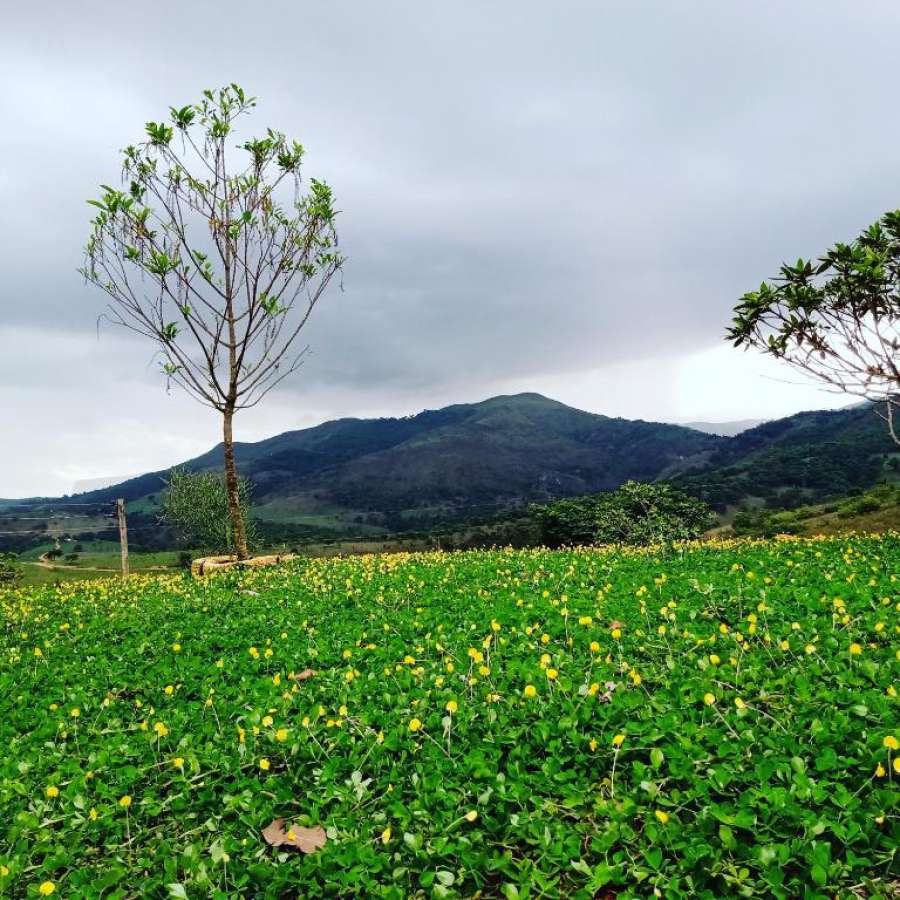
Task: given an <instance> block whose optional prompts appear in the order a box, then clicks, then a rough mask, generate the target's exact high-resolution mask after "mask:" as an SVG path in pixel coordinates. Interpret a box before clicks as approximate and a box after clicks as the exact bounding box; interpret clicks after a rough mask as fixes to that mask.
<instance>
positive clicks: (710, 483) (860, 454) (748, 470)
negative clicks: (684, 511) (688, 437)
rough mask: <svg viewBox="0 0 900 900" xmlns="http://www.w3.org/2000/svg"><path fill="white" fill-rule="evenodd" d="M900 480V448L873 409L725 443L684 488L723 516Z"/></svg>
mask: <svg viewBox="0 0 900 900" xmlns="http://www.w3.org/2000/svg"><path fill="white" fill-rule="evenodd" d="M898 475H900V447H897V445H896V444H894V442H893V441H892V440H891V438H890V435H889V434H888V431H887V426H886V425H885V422H884V420H883V419H882V418H881V417H880V416H879V415H878V411H877V410H876V409H875V408H874V407H873V406H871V405H868V404H867V405H862V406H855V407H852V408H850V409H842V410H820V411H817V412H803V413H798V414H797V415H794V416H789V417H788V418H785V419H778V420H775V421H772V422H766V423H765V424H763V425H759V426H758V427H756V428H752V429H750V430H749V431H745V432H743V433H742V434H739V435H737V436H736V437H733V438H730V439H728V440H727V441H726V442H723V443H722V444H721V445H720V446H719V447H718V448H717V449H716V451H715V452H714V453H712V454H711V455H710V457H709V460H708V465H707V466H706V467H704V468H702V469H699V470H697V471H694V472H689V473H685V474H683V475H681V476H680V477H678V478H676V481H677V482H678V483H679V484H680V485H681V486H682V487H684V488H686V489H687V490H689V491H690V492H691V493H693V494H695V495H696V496H699V497H701V498H702V499H704V500H706V501H707V502H708V503H710V504H711V505H712V506H713V507H714V508H716V509H718V510H720V511H722V510H724V509H725V508H726V507H728V506H731V505H735V504H739V503H746V502H748V501H751V502H752V501H756V502H760V501H761V502H764V503H766V504H767V505H770V506H773V507H779V508H780V507H792V506H800V505H802V504H806V503H811V502H818V501H822V500H825V499H829V498H833V497H840V496H844V495H847V494H852V493H855V492H860V491H863V490H865V489H867V488H870V487H872V486H873V485H875V484H877V483H878V482H879V481H883V480H886V481H891V480H894V479H896V478H897V477H898Z"/></svg>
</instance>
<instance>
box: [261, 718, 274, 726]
mask: <svg viewBox="0 0 900 900" xmlns="http://www.w3.org/2000/svg"><path fill="white" fill-rule="evenodd" d="M274 721H275V720H274V719H273V718H272V717H271V716H263V717H262V724H263V728H270V727H271V725H272V723H273V722H274Z"/></svg>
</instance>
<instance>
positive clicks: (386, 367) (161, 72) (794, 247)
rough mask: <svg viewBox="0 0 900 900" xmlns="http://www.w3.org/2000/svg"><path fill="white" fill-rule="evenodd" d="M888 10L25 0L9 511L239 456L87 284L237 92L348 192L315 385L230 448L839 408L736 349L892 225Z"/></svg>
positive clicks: (6, 169) (2, 46)
mask: <svg viewBox="0 0 900 900" xmlns="http://www.w3.org/2000/svg"><path fill="white" fill-rule="evenodd" d="M898 41H900V4H898V3H897V2H896V0H885V2H863V0H846V2H838V0H829V2H827V3H822V2H814V0H793V2H791V3H789V4H787V3H783V2H761V0H756V2H743V3H722V2H721V0H710V2H689V0H683V2H669V0H656V2H635V0H622V2H618V3H612V2H601V0H594V2H579V3H575V2H571V3H567V2H560V3H553V4H551V3H545V2H538V0H514V2H498V0H488V2H486V0H472V2H456V3H452V4H451V3H431V2H425V3H423V2H421V0H419V2H389V0H382V2H379V3H361V2H351V0H329V2H327V3H321V2H319V3H308V2H304V0H289V2H287V0H286V2H281V3H275V2H265V0H259V2H256V3H252V4H251V3H246V2H236V0H215V2H199V0H192V2H190V3H176V2H156V3H154V4H151V5H149V6H147V5H144V6H140V5H137V6H136V5H133V4H131V5H129V4H122V3H121V2H100V0H93V2H92V0H81V2H78V3H68V2H62V0H32V2H30V3H17V4H8V5H7V7H6V8H4V13H3V25H2V29H0V83H2V84H3V85H4V89H3V91H2V92H0V115H2V123H3V124H2V127H0V237H2V240H0V273H2V282H0V351H2V352H0V407H2V419H0V421H2V429H3V435H2V437H3V439H2V441H0V496H7V497H9V496H26V495H31V494H38V493H43V494H55V493H60V492H64V491H68V490H70V489H71V487H72V485H73V483H74V482H75V481H77V480H79V479H83V478H90V477H94V476H106V475H123V476H124V475H129V474H134V473H138V472H141V471H146V470H149V469H155V468H160V467H163V466H167V465H170V464H172V463H175V462H177V461H180V460H182V459H184V458H186V457H189V456H191V455H194V454H196V453H198V452H201V451H203V450H206V449H208V447H209V446H211V445H212V444H213V443H216V442H217V441H218V440H219V427H220V426H219V421H218V419H217V415H216V414H215V413H214V412H212V411H209V410H206V409H204V408H203V407H201V406H199V405H197V404H196V403H195V402H194V401H191V400H190V399H188V398H187V397H185V396H182V395H180V394H176V393H173V394H166V392H165V389H164V385H163V383H162V380H161V378H160V376H159V374H158V368H157V367H156V366H155V365H154V363H153V361H152V359H151V353H152V350H151V348H150V347H149V346H147V345H145V344H143V343H141V342H140V341H139V340H137V339H134V338H130V337H129V336H128V335H127V334H126V333H122V332H120V331H116V330H114V329H112V328H111V327H101V328H100V331H99V338H98V331H97V316H98V314H99V313H100V312H101V311H102V308H103V303H104V301H103V298H102V296H101V295H100V294H99V293H98V292H96V291H95V290H93V289H91V288H88V287H86V286H85V285H84V284H83V283H82V281H81V279H80V277H79V276H78V275H77V273H76V268H77V267H78V266H79V265H80V262H81V248H82V247H83V244H84V240H85V238H86V236H87V224H88V220H89V218H90V212H91V210H90V207H88V206H87V205H86V204H85V200H86V199H87V198H88V197H91V196H93V195H94V194H95V192H96V186H97V185H98V184H99V183H101V182H106V183H110V182H111V181H113V180H115V179H116V177H117V175H118V171H119V158H118V151H119V150H120V148H121V147H123V146H125V145H126V144H128V143H132V142H136V141H139V140H140V139H141V138H142V136H143V126H144V123H145V122H146V121H147V120H149V119H159V118H161V117H162V116H164V115H165V113H166V111H167V109H168V107H169V106H170V105H178V106H181V105H184V104H187V103H189V102H192V101H194V100H195V99H197V98H198V96H199V93H200V91H201V90H202V89H203V88H206V87H216V86H219V85H221V84H224V83H227V82H230V81H237V82H239V83H240V84H242V85H243V86H244V87H245V88H246V89H247V90H248V91H249V92H250V93H252V94H254V95H256V96H257V97H258V98H259V105H258V108H257V110H256V112H255V113H254V123H255V124H254V128H253V130H254V131H255V132H258V131H261V130H262V129H263V128H264V127H265V126H266V125H269V124H271V125H273V126H274V127H277V128H279V129H280V130H282V131H285V132H287V133H288V134H289V135H290V136H293V137H296V138H298V139H299V140H301V141H302V142H303V143H304V145H305V146H306V147H307V149H308V156H307V160H306V173H307V174H309V175H314V176H317V177H319V178H324V179H325V180H327V181H328V182H329V183H330V184H331V185H332V186H333V188H334V190H335V193H336V196H337V199H338V206H339V208H340V209H341V210H342V213H341V216H340V235H341V243H342V246H343V250H344V252H345V254H346V255H347V257H348V263H347V265H346V268H345V271H344V290H343V292H341V291H340V290H337V289H335V290H333V291H331V293H330V294H329V295H328V297H327V298H326V300H324V301H323V303H322V305H321V306H320V307H319V308H318V310H317V311H316V314H315V318H314V320H313V321H312V322H311V324H310V327H309V330H308V334H307V337H308V340H309V342H310V344H311V345H312V349H313V355H312V356H311V357H310V359H309V361H308V363H307V365H306V366H305V367H304V368H303V369H302V370H301V371H300V372H299V373H298V374H297V375H295V376H294V377H293V378H292V380H291V381H290V382H289V383H286V384H285V385H284V386H283V387H282V388H280V389H279V390H278V392H277V393H275V394H272V395H271V396H270V398H269V400H268V401H267V402H266V403H264V404H263V405H262V406H261V407H260V408H258V409H256V410H253V411H251V412H248V413H245V414H242V415H241V416H240V417H239V418H238V420H237V422H236V434H237V437H238V438H240V439H246V440H255V439H258V438H261V437H264V436H267V435H270V434H275V433H278V432H280V431H285V430H287V429H291V428H298V427H304V426H306V425H311V424H315V423H317V422H320V421H323V420H325V419H329V418H333V417H335V416H339V415H359V416H372V415H384V414H406V413H411V412H416V411H419V410H421V409H423V408H434V407H437V406H441V405H444V404H446V403H449V402H461V401H473V400H479V399H483V398H485V397H488V396H491V395H493V394H497V393H508V392H514V391H519V390H537V391H541V392H542V393H546V394H548V395H550V396H553V397H556V398H557V399H560V400H563V401H565V402H568V403H572V404H573V405H577V406H579V407H581V408H584V409H589V410H592V411H596V412H601V413H606V414H610V415H621V416H626V417H632V418H637V417H642V418H647V419H660V420H668V421H676V420H689V419H707V420H709V419H713V420H723V419H736V418H747V417H774V416H780V415H785V414H789V413H792V412H796V411H798V410H800V409H809V408H816V407H825V406H838V405H844V404H846V403H847V402H848V401H847V399H846V398H842V397H835V396H834V395H830V394H824V393H821V392H819V391H818V390H816V389H815V388H813V387H812V386H810V385H803V384H800V383H798V379H797V378H796V376H793V375H792V374H791V373H790V372H788V371H785V370H782V369H781V368H779V367H778V366H776V365H775V364H774V363H773V364H767V363H766V362H765V361H764V360H762V359H760V358H758V357H757V356H751V355H747V354H745V353H743V352H740V351H735V350H732V349H731V348H730V347H729V346H728V345H726V344H724V343H723V341H722V335H723V331H724V329H725V327H726V325H727V324H728V321H729V319H730V312H731V308H732V306H733V305H734V302H735V300H736V299H737V298H738V297H739V296H740V295H741V294H742V293H743V292H744V291H746V290H748V289H751V288H752V287H754V286H755V285H757V284H758V283H759V282H760V281H761V280H762V279H763V278H764V277H768V276H770V275H773V274H774V273H775V272H776V271H777V268H778V265H779V263H780V262H781V260H782V259H785V258H789V259H795V258H796V257H798V256H800V255H804V256H807V255H815V254H816V253H818V252H819V251H821V250H823V249H824V248H825V247H826V246H828V245H829V244H831V243H832V242H834V241H835V240H838V239H847V238H852V237H853V236H854V235H855V234H856V233H857V232H858V231H859V230H860V229H861V228H862V227H864V226H865V225H867V224H868V223H870V222H871V221H873V220H874V219H875V218H877V217H878V216H879V215H880V214H881V213H882V212H883V211H885V210H887V209H891V208H894V207H897V206H898V205H900V202H898V187H900V163H898V155H897V147H898V146H900V118H898V117H897V116H896V115H895V109H896V47H897V45H898Z"/></svg>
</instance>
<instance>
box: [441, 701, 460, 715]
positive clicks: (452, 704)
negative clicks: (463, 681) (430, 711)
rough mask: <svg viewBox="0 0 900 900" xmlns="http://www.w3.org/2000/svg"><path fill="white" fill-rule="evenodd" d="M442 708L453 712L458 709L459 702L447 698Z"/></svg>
mask: <svg viewBox="0 0 900 900" xmlns="http://www.w3.org/2000/svg"><path fill="white" fill-rule="evenodd" d="M444 708H445V709H446V710H447V712H448V713H455V712H456V711H457V710H458V709H459V704H458V703H457V702H456V701H455V700H448V701H447V705H446V706H445V707H444Z"/></svg>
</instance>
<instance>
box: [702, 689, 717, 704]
mask: <svg viewBox="0 0 900 900" xmlns="http://www.w3.org/2000/svg"><path fill="white" fill-rule="evenodd" d="M703 702H704V703H705V704H706V705H707V706H712V705H713V703H715V702H716V695H715V694H712V693H710V692H709V691H707V692H706V693H705V694H704V695H703Z"/></svg>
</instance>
